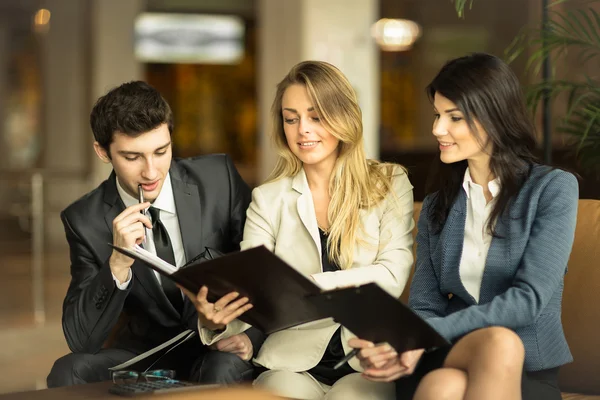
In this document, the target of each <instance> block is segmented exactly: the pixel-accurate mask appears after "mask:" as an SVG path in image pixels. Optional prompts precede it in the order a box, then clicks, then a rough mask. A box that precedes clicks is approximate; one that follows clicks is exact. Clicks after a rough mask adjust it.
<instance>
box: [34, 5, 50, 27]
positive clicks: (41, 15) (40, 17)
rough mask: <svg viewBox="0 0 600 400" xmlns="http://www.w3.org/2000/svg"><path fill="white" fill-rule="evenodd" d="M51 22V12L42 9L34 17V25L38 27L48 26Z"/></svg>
mask: <svg viewBox="0 0 600 400" xmlns="http://www.w3.org/2000/svg"><path fill="white" fill-rule="evenodd" d="M49 22H50V11H48V10H46V9H45V8H42V9H40V10H38V12H36V13H35V17H33V23H34V24H36V25H48V23H49Z"/></svg>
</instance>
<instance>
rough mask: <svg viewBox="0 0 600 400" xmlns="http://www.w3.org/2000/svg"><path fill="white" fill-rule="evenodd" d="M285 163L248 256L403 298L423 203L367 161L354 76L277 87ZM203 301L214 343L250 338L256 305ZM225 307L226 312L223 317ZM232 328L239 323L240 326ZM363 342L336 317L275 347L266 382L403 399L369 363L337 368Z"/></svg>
mask: <svg viewBox="0 0 600 400" xmlns="http://www.w3.org/2000/svg"><path fill="white" fill-rule="evenodd" d="M272 117H273V123H274V140H275V145H276V147H277V150H278V153H279V159H278V161H277V164H276V166H275V169H274V170H273V173H272V174H271V176H270V177H269V179H268V181H267V183H265V184H263V185H262V186H260V187H258V188H256V189H254V191H253V193H252V203H251V204H250V207H249V209H248V213H247V220H246V225H245V227H244V238H243V241H242V243H241V247H242V249H247V248H251V247H256V246H260V245H264V246H266V247H267V248H268V249H270V250H271V251H273V252H274V253H275V254H276V255H278V256H279V257H281V258H282V259H283V260H285V261H286V262H287V263H289V264H290V265H291V266H292V267H294V268H296V269H297V270H298V271H300V272H302V273H303V274H305V275H306V276H310V277H312V279H314V280H315V282H316V283H317V284H318V285H319V286H321V287H322V288H324V289H332V288H335V287H340V286H347V285H359V284H363V283H368V282H376V283H378V284H379V285H380V286H381V287H383V288H384V289H386V290H387V291H388V292H389V293H391V294H392V295H394V296H400V294H401V293H402V291H403V289H404V285H405V284H406V281H407V279H408V276H409V272H410V268H411V265H412V261H413V256H412V243H413V239H412V234H411V232H412V229H413V226H414V222H413V218H412V216H413V193H412V185H411V184H410V182H409V181H408V178H407V176H406V173H405V172H404V170H403V168H402V167H400V166H397V165H393V164H383V163H379V162H376V161H372V160H367V159H366V157H365V154H364V150H363V130H362V119H361V111H360V108H359V106H358V101H357V98H356V94H355V93H354V90H353V88H352V86H351V85H350V83H349V82H348V80H347V79H346V77H345V76H344V75H343V74H342V73H341V72H340V71H339V70H338V69H337V68H336V67H334V66H333V65H331V64H328V63H325V62H317V61H307V62H302V63H300V64H298V65H296V66H294V67H293V68H292V70H291V71H290V72H289V74H288V75H287V76H286V77H285V78H284V79H283V80H282V81H281V82H280V83H279V85H278V86H277V94H276V96H275V100H274V102H273V106H272ZM205 294H206V292H204V291H201V292H200V294H199V296H198V299H197V304H198V306H197V309H198V311H199V313H200V315H201V318H202V321H203V322H204V325H205V327H211V328H216V329H219V328H220V329H223V331H222V332H221V333H216V332H214V331H209V330H208V329H206V328H204V329H201V337H202V339H203V340H204V341H205V342H206V343H207V344H210V343H213V342H216V341H217V340H219V339H222V338H224V337H226V336H229V335H233V334H235V333H239V332H241V331H242V330H243V327H241V326H240V325H241V324H240V323H239V321H238V320H232V319H231V317H232V316H238V315H239V313H240V312H243V311H245V310H246V309H247V307H248V304H245V299H240V300H235V299H234V298H233V297H235V296H232V297H229V298H227V299H221V300H219V301H218V302H217V303H215V304H211V303H209V302H208V301H207V300H206V297H205ZM215 309H216V310H218V311H217V312H215ZM228 322H229V323H228ZM352 336H354V335H353V334H352V333H351V332H349V331H348V330H347V329H345V328H343V327H340V325H339V324H337V323H335V322H333V320H332V319H330V318H329V319H325V320H320V321H316V322H312V323H308V324H304V325H301V326H299V327H296V328H291V329H287V330H284V331H281V332H277V333H274V334H272V335H270V336H268V337H267V339H266V340H265V342H264V344H263V346H262V348H261V349H260V351H259V353H258V355H257V356H256V358H255V360H254V362H255V363H256V364H258V365H260V366H262V367H264V369H265V371H264V372H262V374H260V376H259V377H258V378H257V379H256V380H255V382H254V384H255V385H257V386H261V387H263V388H266V389H270V390H272V391H274V392H275V393H277V394H279V395H282V396H285V397H292V398H296V399H340V398H343V399H344V400H351V399H361V400H365V399H393V398H394V386H393V384H391V383H376V382H371V381H368V380H366V379H364V378H362V377H361V374H360V373H358V372H357V371H361V367H360V365H359V362H358V360H357V359H355V358H354V359H351V360H350V363H349V364H348V363H346V364H345V365H344V366H343V367H342V368H341V369H339V370H334V369H333V365H335V364H336V363H337V361H339V360H340V359H341V358H343V356H344V355H345V354H346V353H348V352H349V351H350V350H351V349H350V348H349V347H348V346H347V345H346V343H347V342H348V339H349V338H351V337H352Z"/></svg>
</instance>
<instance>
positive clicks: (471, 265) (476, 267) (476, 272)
mask: <svg viewBox="0 0 600 400" xmlns="http://www.w3.org/2000/svg"><path fill="white" fill-rule="evenodd" d="M463 189H464V190H465V193H466V194H467V220H466V222H465V241H464V242H463V250H462V256H461V258H460V266H459V272H460V279H461V281H462V284H463V285H464V287H465V289H466V290H467V292H469V294H470V295H471V296H473V298H475V301H476V302H479V291H480V290H481V281H482V279H483V270H484V269H485V260H486V258H487V254H488V251H489V249H490V244H491V243H492V235H491V234H490V233H489V232H488V229H487V220H488V218H489V217H490V213H491V212H492V209H493V207H494V203H495V200H496V196H497V195H498V193H499V192H500V181H499V180H498V178H496V179H494V180H493V181H491V182H489V183H488V189H489V191H490V193H491V194H492V197H493V198H492V200H491V201H490V202H489V203H487V204H486V200H485V196H484V194H483V187H482V186H481V185H478V184H476V183H475V182H473V179H471V174H470V173H469V168H467V170H466V171H465V177H464V180H463Z"/></svg>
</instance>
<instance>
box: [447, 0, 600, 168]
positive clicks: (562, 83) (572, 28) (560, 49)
mask: <svg viewBox="0 0 600 400" xmlns="http://www.w3.org/2000/svg"><path fill="white" fill-rule="evenodd" d="M451 1H452V2H453V3H454V4H455V7H456V12H457V14H458V16H459V17H463V16H464V13H465V8H466V6H467V5H468V6H469V8H471V7H472V6H473V2H474V0H451ZM598 1H600V0H595V1H588V2H586V3H587V4H589V3H597V2H598ZM565 2H566V0H557V1H555V2H553V3H552V4H550V5H549V6H548V7H549V9H548V19H547V20H546V21H545V22H544V23H543V24H542V25H541V26H540V27H537V28H531V29H526V30H524V31H523V33H522V34H520V35H519V36H518V37H517V38H515V40H514V41H513V43H512V44H511V45H510V46H509V48H508V49H507V50H506V60H507V62H511V61H513V60H514V59H516V58H517V57H520V56H523V55H525V53H526V51H527V50H529V49H534V50H533V51H532V52H530V53H529V54H528V55H527V67H528V70H529V71H531V72H533V73H534V74H538V73H539V71H540V68H541V65H542V63H543V61H544V59H546V57H550V59H551V60H552V59H555V60H556V59H559V58H560V57H564V56H566V55H567V53H568V54H569V56H571V57H573V56H574V57H577V59H578V61H579V63H580V65H586V64H587V63H590V62H594V61H596V62H597V61H598V58H597V57H600V15H599V13H598V12H596V11H595V10H594V9H593V8H592V7H583V6H581V5H580V8H577V9H570V10H556V9H555V8H556V6H557V5H558V4H560V3H565ZM562 94H565V95H566V96H567V107H566V112H565V114H564V115H560V116H559V120H558V124H557V127H556V130H555V131H556V132H559V133H564V134H566V137H567V138H570V139H567V140H568V143H567V146H568V147H569V148H570V149H572V151H573V152H574V153H575V155H576V158H577V160H578V161H579V162H580V165H581V167H582V168H583V169H584V170H585V171H586V172H589V173H592V174H595V175H597V176H598V175H600V80H599V79H598V78H597V77H596V76H589V75H586V74H581V75H580V76H578V77H573V78H571V79H557V78H555V74H553V76H551V77H550V79H548V80H545V81H542V82H539V83H535V84H532V85H529V86H528V87H527V88H526V96H527V103H528V105H529V106H530V108H531V109H532V111H534V112H535V110H536V109H537V107H538V105H539V104H540V102H542V101H543V99H544V97H546V96H548V97H549V98H550V99H551V100H554V99H556V97H557V96H559V95H562Z"/></svg>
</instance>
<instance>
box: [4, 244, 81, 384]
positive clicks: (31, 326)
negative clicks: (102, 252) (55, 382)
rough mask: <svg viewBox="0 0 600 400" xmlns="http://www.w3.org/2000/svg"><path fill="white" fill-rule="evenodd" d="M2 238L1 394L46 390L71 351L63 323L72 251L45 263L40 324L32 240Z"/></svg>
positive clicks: (52, 254) (52, 255)
mask: <svg viewBox="0 0 600 400" xmlns="http://www.w3.org/2000/svg"><path fill="white" fill-rule="evenodd" d="M3 233H4V235H0V271H2V278H1V279H0V394H2V393H9V392H16V391H24V390H33V389H42V388H45V387H46V376H47V375H48V372H49V371H50V368H51V366H52V364H53V362H54V360H56V359H57V358H58V357H60V356H62V355H64V354H66V353H67V352H68V351H69V349H68V347H67V344H66V342H65V339H64V336H63V333H62V328H61V324H60V319H61V308H62V301H63V298H64V296H65V293H66V290H67V286H68V284H69V279H70V276H69V260H68V250H67V248H64V249H60V250H54V251H52V252H47V254H46V255H45V257H44V262H43V276H44V279H43V292H44V294H43V306H44V307H43V310H41V311H43V313H38V316H40V317H44V318H43V320H42V319H41V318H40V319H39V320H38V321H36V320H35V313H34V300H33V284H32V268H31V265H32V264H31V256H30V251H29V248H30V242H29V240H28V238H22V237H17V238H15V239H11V238H7V237H6V236H7V235H6V232H3Z"/></svg>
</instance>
